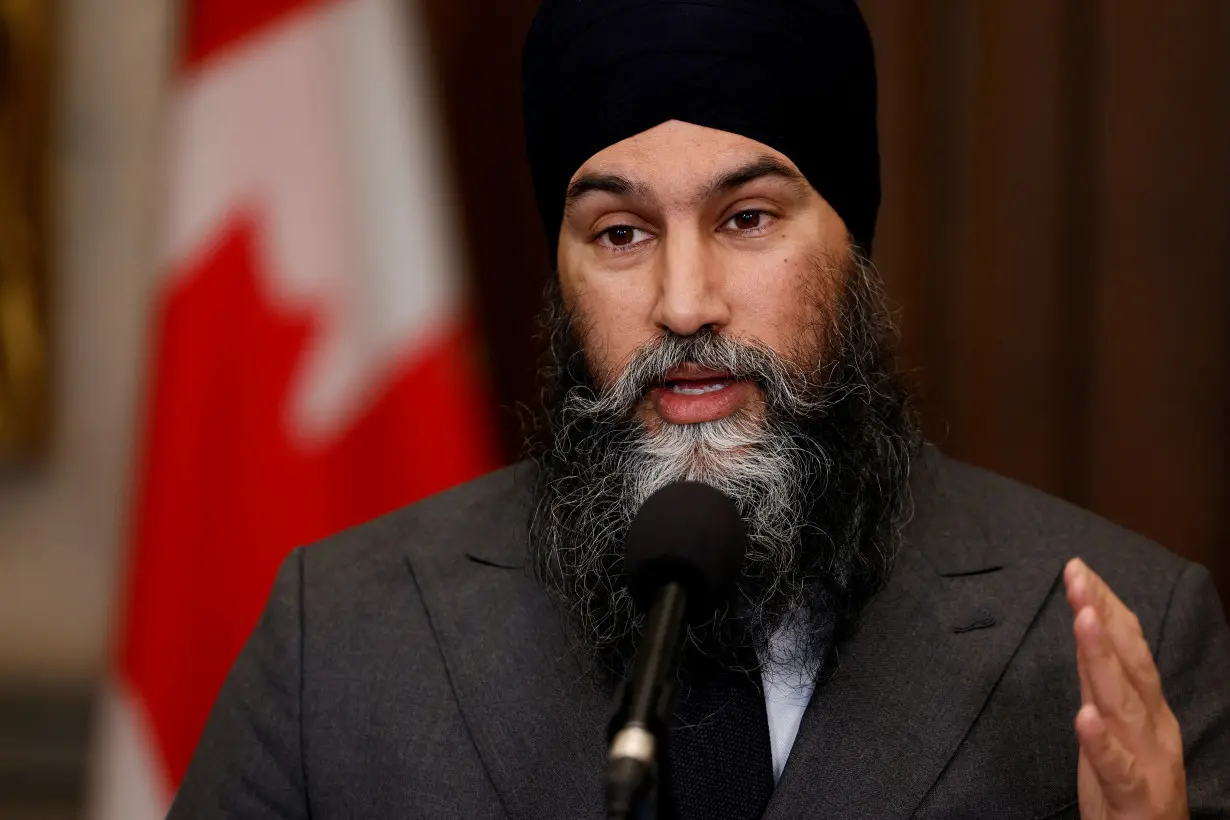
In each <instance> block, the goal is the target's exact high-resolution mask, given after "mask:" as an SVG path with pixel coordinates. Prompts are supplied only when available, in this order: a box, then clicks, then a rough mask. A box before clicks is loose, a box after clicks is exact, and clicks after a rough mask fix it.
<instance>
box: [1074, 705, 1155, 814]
mask: <svg viewBox="0 0 1230 820" xmlns="http://www.w3.org/2000/svg"><path fill="white" fill-rule="evenodd" d="M1075 724H1076V736H1077V739H1078V740H1079V741H1080V744H1081V749H1082V750H1083V751H1084V752H1085V755H1086V757H1087V758H1088V760H1089V763H1090V765H1091V766H1092V767H1093V771H1094V774H1095V775H1097V778H1098V782H1099V783H1100V784H1101V786H1102V793H1103V794H1104V795H1105V797H1106V800H1107V802H1108V803H1109V804H1110V805H1111V807H1113V808H1120V809H1122V808H1127V807H1130V806H1133V805H1135V804H1138V803H1140V802H1141V801H1142V800H1143V799H1144V798H1145V797H1146V794H1145V792H1146V791H1147V789H1148V781H1147V780H1146V779H1145V778H1144V777H1141V776H1140V772H1139V771H1138V766H1139V759H1138V758H1137V757H1136V756H1135V755H1134V754H1132V752H1131V751H1130V750H1129V749H1128V747H1127V746H1125V745H1124V744H1123V743H1122V742H1121V741H1120V740H1119V739H1118V738H1117V737H1115V735H1114V733H1113V732H1111V731H1110V728H1109V727H1108V726H1107V724H1106V720H1105V719H1104V718H1103V716H1102V713H1101V712H1100V711H1099V709H1098V707H1096V706H1092V705H1091V706H1082V707H1081V710H1080V711H1079V712H1077V713H1076V721H1075Z"/></svg>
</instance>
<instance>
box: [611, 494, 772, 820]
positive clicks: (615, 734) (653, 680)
mask: <svg viewBox="0 0 1230 820" xmlns="http://www.w3.org/2000/svg"><path fill="white" fill-rule="evenodd" d="M746 546H747V535H746V533H745V532H744V529H743V521H742V519H740V517H739V511H738V510H737V509H736V508H735V503H734V501H732V500H731V499H730V498H729V497H727V496H726V495H724V494H723V493H721V492H720V491H718V490H716V489H714V488H713V487H711V486H709V485H708V484H700V483H696V482H680V483H677V484H669V485H667V486H666V487H663V488H662V489H660V490H658V491H657V492H655V493H654V494H653V495H651V496H650V497H649V498H648V499H647V500H646V501H645V503H644V504H642V505H641V508H640V510H639V511H637V514H636V517H635V518H634V519H633V520H632V526H631V527H630V528H629V530H628V541H627V547H626V551H625V555H624V566H625V579H626V581H627V584H628V591H629V592H630V593H631V594H632V599H633V601H634V602H635V603H636V606H637V609H638V610H640V611H641V612H642V613H646V612H647V613H648V617H647V620H646V622H645V631H644V633H643V634H642V636H641V644H640V647H639V649H638V650H637V654H636V659H635V661H634V662H633V666H632V676H631V678H629V679H628V681H627V682H626V683H625V684H624V685H623V686H622V687H621V690H620V696H619V703H618V707H617V709H616V710H615V715H614V717H612V719H611V723H610V727H609V730H608V740H609V742H610V748H609V750H608V754H607V769H606V807H607V817H608V818H620V820H623V818H628V817H631V816H635V815H633V812H634V811H636V810H637V809H638V807H639V806H640V805H641V803H642V801H643V800H644V799H645V797H646V795H647V794H648V793H649V791H650V790H651V789H652V788H653V786H654V784H655V779H660V778H661V776H662V772H663V769H662V766H661V765H660V763H661V761H662V760H663V756H662V755H661V754H660V752H661V750H662V748H663V747H664V745H665V741H666V733H667V731H668V730H669V728H670V720H671V714H672V711H673V709H674V697H675V685H674V684H675V673H676V670H677V668H678V665H679V655H680V651H681V649H682V648H683V641H684V638H685V636H686V634H687V626H688V625H689V624H693V623H697V622H703V621H704V620H706V619H708V618H709V617H711V616H712V615H713V613H714V611H715V610H716V609H717V607H718V606H720V605H721V604H722V602H723V601H725V600H726V599H727V598H728V597H729V596H730V594H731V593H732V592H733V591H734V588H735V584H736V583H737V581H738V579H739V572H740V570H741V569H742V566H743V557H744V552H745V551H746ZM658 786H659V797H660V798H661V797H662V795H663V794H664V793H665V784H658Z"/></svg>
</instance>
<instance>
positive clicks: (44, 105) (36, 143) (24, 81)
mask: <svg viewBox="0 0 1230 820" xmlns="http://www.w3.org/2000/svg"><path fill="white" fill-rule="evenodd" d="M51 17H52V9H51V0H0V461H10V460H15V459H25V458H29V457H32V456H36V455H38V454H39V453H41V452H42V451H43V450H44V448H45V445H46V442H47V435H48V432H49V428H50V423H49V415H50V397H49V393H50V379H49V374H48V350H47V346H48V316H47V306H48V301H47V299H48V294H47V290H48V274H49V264H48V244H49V243H48V238H47V211H48V205H49V202H48V200H49V194H48V183H49V166H48V161H47V159H48V156H49V142H50V136H51V129H50V123H51V45H52V44H51V34H52V26H51V22H52V20H51Z"/></svg>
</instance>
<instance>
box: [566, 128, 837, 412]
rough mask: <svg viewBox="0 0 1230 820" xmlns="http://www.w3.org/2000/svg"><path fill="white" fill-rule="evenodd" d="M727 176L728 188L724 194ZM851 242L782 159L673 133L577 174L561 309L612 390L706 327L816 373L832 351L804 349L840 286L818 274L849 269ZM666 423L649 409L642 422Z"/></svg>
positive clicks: (721, 137) (702, 134) (738, 144)
mask: <svg viewBox="0 0 1230 820" xmlns="http://www.w3.org/2000/svg"><path fill="white" fill-rule="evenodd" d="M757 171H761V172H763V173H757ZM740 173H742V174H743V177H739V178H733V177H732V175H739V174H740ZM724 177H726V178H727V179H726V181H727V182H728V183H730V184H727V185H724V186H723V185H720V184H719V183H720V182H722V180H723V178H724ZM746 177H751V178H746ZM615 179H618V180H621V181H623V182H626V183H628V184H627V185H623V186H621V185H613V184H610V183H612V181H613V180H615ZM740 182H741V184H740ZM849 241H850V239H849V234H848V232H847V231H846V227H845V223H843V222H842V220H841V217H839V216H838V215H837V213H836V211H834V210H833V209H832V207H830V206H829V204H828V203H827V202H825V201H824V199H823V198H822V197H821V196H820V195H819V194H818V193H816V191H815V189H814V188H812V187H811V186H810V185H808V184H807V182H806V180H805V179H804V178H803V177H802V175H801V174H800V173H799V171H798V168H797V167H796V166H795V165H794V163H792V162H791V161H790V160H789V158H787V157H786V156H785V155H783V154H781V153H779V152H777V151H775V150H773V149H772V148H769V147H768V146H766V145H763V144H762V143H758V142H755V141H753V140H750V139H747V138H746V137H741V136H738V135H736V134H730V133H727V132H725V131H717V130H714V129H711V128H703V127H701V126H698V125H692V124H689V123H682V122H677V121H671V122H667V123H663V124H662V125H659V126H657V127H655V128H652V129H650V130H648V131H645V132H643V133H641V134H638V135H636V136H634V137H631V138H629V139H626V140H623V141H622V142H619V143H616V144H615V145H612V146H610V147H608V148H606V149H604V150H603V151H601V152H599V153H598V154H595V155H594V156H593V157H591V158H590V159H589V160H588V161H586V163H585V164H584V165H583V166H581V168H580V169H578V170H577V172H576V174H574V175H573V178H572V185H571V188H570V196H569V201H568V205H567V207H566V209H565V214H564V220H563V223H562V225H561V227H560V241H559V255H558V258H557V262H558V269H559V275H560V287H561V292H562V296H563V299H564V305H565V307H566V309H567V310H568V311H569V312H570V313H571V314H573V315H576V316H579V317H581V318H582V320H583V326H584V331H583V335H584V342H585V349H586V355H587V356H588V357H589V363H590V367H591V369H592V370H593V372H594V373H595V374H596V376H597V378H598V379H599V381H600V383H601V384H602V385H603V386H606V385H607V384H609V383H610V382H611V381H612V380H613V379H614V378H615V377H616V376H617V375H618V374H619V373H620V372H621V371H622V369H623V365H624V364H625V363H626V362H627V361H628V359H629V358H630V357H631V355H632V354H633V353H634V352H635V351H636V350H637V348H639V347H640V346H642V345H644V344H645V343H647V342H649V341H651V340H653V339H654V338H656V337H658V336H659V335H661V334H662V333H663V332H664V331H671V332H674V333H677V334H679V335H682V336H689V335H691V334H693V333H695V332H696V331H697V330H699V329H701V328H702V327H705V326H707V325H708V326H711V327H712V328H714V329H715V330H717V331H719V332H721V333H725V334H727V335H729V336H731V337H732V338H735V339H757V340H759V341H761V342H763V343H764V344H767V345H768V346H769V347H771V348H772V349H774V350H775V351H777V352H779V353H781V354H783V355H793V356H796V357H805V358H807V359H809V360H812V361H814V360H815V359H817V358H818V357H819V356H820V354H821V351H818V350H814V349H813V350H799V349H798V339H800V338H803V337H804V336H805V334H803V332H802V331H803V329H804V328H805V326H806V325H807V323H809V322H814V321H816V320H817V316H816V315H815V305H816V303H817V301H818V300H817V298H816V297H817V296H819V301H824V300H825V298H826V296H827V295H828V294H829V293H831V292H832V291H833V289H834V287H835V285H836V283H834V282H831V281H827V282H826V281H817V280H818V277H817V273H816V271H817V264H816V262H817V260H824V259H836V258H844V257H845V255H846V253H847V249H848V247H849ZM816 288H820V289H821V291H820V292H819V293H817V292H816V290H815V289H816ZM756 392H757V391H756V389H755V388H754V387H752V389H746V390H742V393H743V395H742V396H741V397H740V401H739V402H737V403H735V406H734V407H731V408H725V412H723V413H722V415H726V414H728V413H729V412H735V411H737V410H738V409H740V408H747V407H750V406H753V405H754V404H755V402H756V401H757V396H756ZM655 416H660V413H659V410H658V409H657V407H656V402H655V401H654V400H653V397H652V396H647V397H646V403H645V411H644V415H643V417H644V420H645V421H646V422H648V423H651V424H652V423H653V421H654V420H655V419H654V418H653V417H655ZM715 417H720V416H715Z"/></svg>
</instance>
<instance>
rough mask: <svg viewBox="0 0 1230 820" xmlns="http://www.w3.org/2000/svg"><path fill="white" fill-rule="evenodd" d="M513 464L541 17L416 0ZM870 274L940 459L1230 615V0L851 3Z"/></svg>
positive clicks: (513, 2) (530, 256)
mask: <svg viewBox="0 0 1230 820" xmlns="http://www.w3.org/2000/svg"><path fill="white" fill-rule="evenodd" d="M422 2H423V5H424V8H425V11H426V13H427V18H428V24H429V32H430V37H431V43H432V47H433V49H434V56H435V60H436V70H437V76H438V80H439V82H440V85H441V88H442V89H443V104H444V106H445V111H446V118H447V122H448V127H449V129H450V137H451V142H452V144H453V146H454V150H455V157H454V160H455V172H456V175H457V177H458V179H459V182H460V185H461V189H462V207H463V217H464V224H465V227H466V229H467V232H468V237H469V248H468V249H469V253H470V258H471V262H472V265H473V275H474V278H475V284H476V292H477V297H478V310H479V313H480V318H481V321H482V325H483V327H484V329H485V332H486V335H487V342H488V356H489V362H490V368H491V375H492V379H493V381H494V384H495V389H496V394H497V396H498V399H499V401H500V404H501V407H502V408H504V409H503V410H502V411H501V415H500V418H501V427H502V434H503V437H504V441H505V444H506V450H507V455H508V457H509V458H513V457H515V456H516V454H517V452H518V450H519V447H520V438H521V437H520V428H519V426H518V423H517V419H516V416H515V413H514V412H513V411H512V409H511V408H513V407H514V405H515V404H516V403H518V402H524V401H528V400H530V399H531V398H532V395H533V362H534V356H535V353H536V348H535V346H534V345H533V343H532V342H531V337H532V334H533V329H534V323H533V317H534V314H535V312H536V310H537V308H538V305H539V299H540V294H541V289H542V284H543V282H544V277H545V275H546V273H547V271H548V270H549V266H548V263H547V259H546V256H545V251H544V244H543V239H542V235H541V229H540V226H539V223H538V218H537V215H536V213H535V212H534V208H533V202H532V199H531V197H530V188H529V177H528V172H527V171H526V169H525V162H524V158H523V154H522V142H521V136H520V108H519V106H520V99H519V94H520V88H519V82H520V80H519V52H520V40H521V37H522V35H523V33H524V31H525V29H526V27H527V26H528V23H529V20H530V17H531V16H532V14H533V8H534V6H535V5H536V4H535V2H534V0H501V2H498V3H491V2H486V0H422ZM861 5H862V7H863V9H864V12H865V14H866V15H867V18H868V21H869V24H870V26H871V29H872V33H873V36H874V37H875V41H876V46H877V52H878V53H877V61H878V65H879V71H880V86H881V105H880V116H881V132H882V152H883V163H884V176H885V192H884V193H885V197H884V208H883V211H882V215H881V221H880V229H879V232H878V235H877V241H876V258H875V261H876V263H877V264H878V266H879V267H880V269H881V271H882V272H883V274H884V277H885V279H886V280H887V282H888V284H889V291H890V294H891V296H892V297H893V298H894V300H895V301H896V302H897V303H898V304H899V305H901V307H902V308H903V332H904V354H905V356H906V358H907V361H908V362H909V363H910V364H911V366H912V367H913V368H914V369H915V374H916V380H917V381H918V382H919V383H920V385H921V388H922V393H923V406H924V413H925V419H926V425H927V429H928V431H929V434H930V436H931V437H932V439H933V440H936V441H938V442H940V443H941V444H942V446H943V447H944V449H945V450H947V451H948V452H949V453H951V454H953V455H955V456H958V457H960V458H963V459H966V460H969V461H972V462H975V463H978V464H982V465H984V466H987V467H990V468H991V469H994V470H997V471H999V472H1002V473H1005V474H1007V475H1010V476H1013V477H1017V478H1019V479H1021V480H1023V481H1026V482H1027V483H1030V484H1033V485H1035V486H1038V487H1041V488H1043V489H1046V490H1048V491H1051V492H1054V493H1056V494H1059V495H1062V496H1064V497H1066V498H1069V499H1071V500H1072V501H1074V502H1076V503H1078V504H1081V505H1082V506H1086V507H1089V508H1091V509H1093V510H1095V511H1097V512H1099V513H1101V514H1103V515H1105V516H1107V517H1109V518H1111V519H1113V520H1115V521H1118V522H1120V523H1122V524H1124V525H1125V526H1127V527H1130V528H1132V529H1135V530H1138V531H1140V532H1143V533H1145V534H1147V535H1149V536H1151V537H1153V538H1155V539H1157V540H1159V541H1161V542H1162V543H1164V544H1166V545H1167V546H1169V547H1171V548H1172V549H1175V550H1176V551H1179V552H1181V553H1183V554H1184V555H1187V556H1189V557H1191V558H1194V559H1197V560H1199V561H1201V562H1202V563H1204V564H1206V565H1207V566H1209V567H1210V568H1211V569H1212V570H1213V571H1214V572H1215V573H1217V574H1218V575H1219V578H1220V580H1221V582H1222V591H1223V594H1224V595H1225V596H1226V597H1227V598H1230V514H1228V512H1227V510H1228V509H1230V504H1228V502H1230V441H1228V436H1227V421H1228V420H1230V414H1228V410H1230V318H1228V317H1230V3H1227V2H1225V0H1171V2H1167V3H1158V2H1156V0H1077V1H1075V2H1074V1H1073V0H1030V2H1028V3H1007V2H993V3H992V2H984V0H910V2H901V0H863V2H862V4H861Z"/></svg>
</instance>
